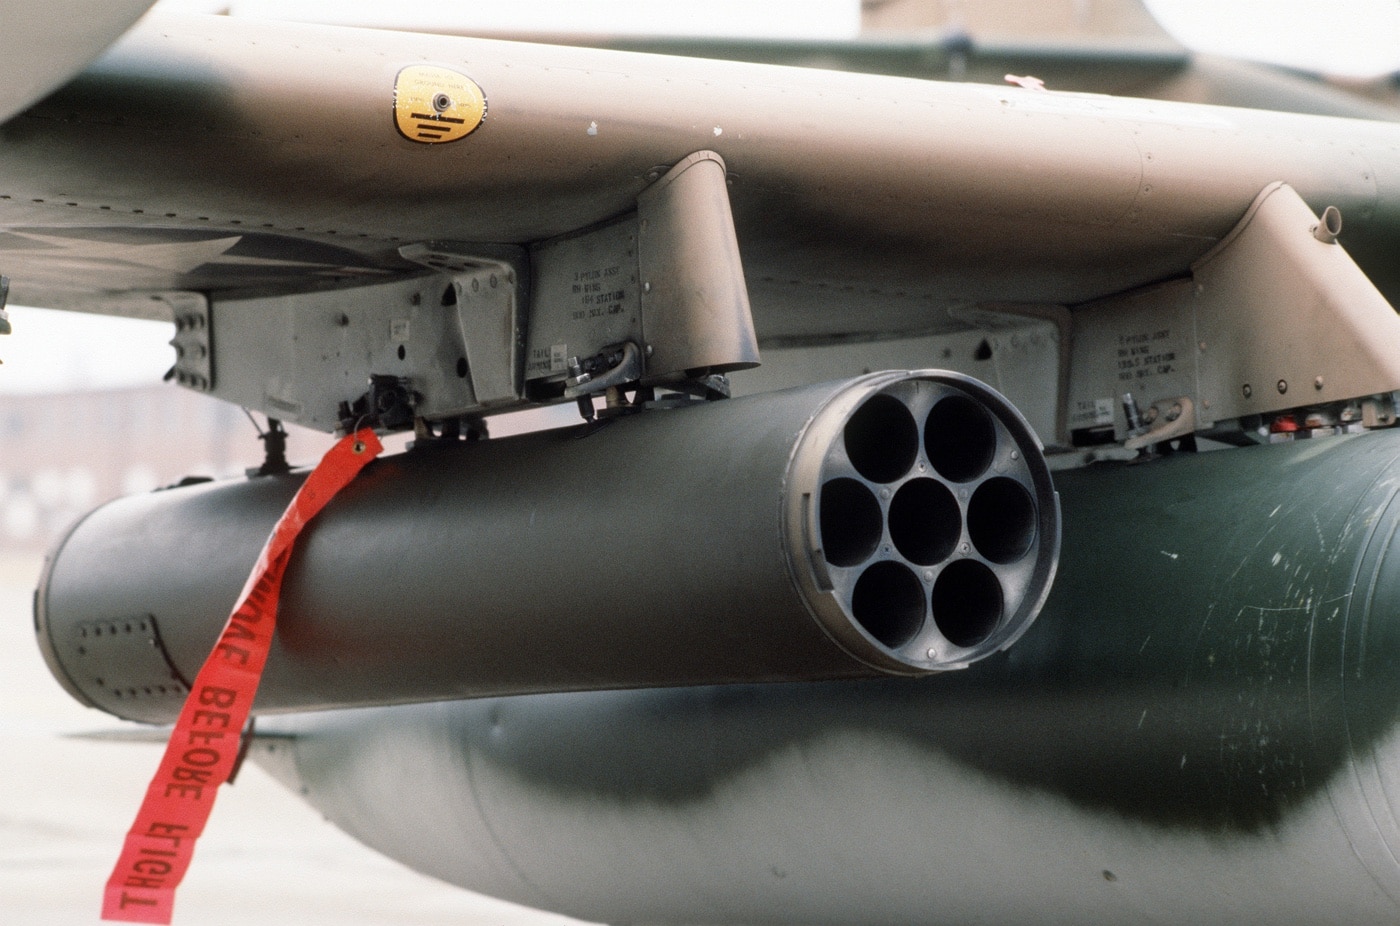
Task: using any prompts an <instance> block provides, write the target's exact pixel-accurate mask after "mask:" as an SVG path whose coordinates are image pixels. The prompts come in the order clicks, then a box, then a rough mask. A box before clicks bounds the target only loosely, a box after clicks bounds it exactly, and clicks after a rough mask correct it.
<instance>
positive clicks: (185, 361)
mask: <svg viewBox="0 0 1400 926" xmlns="http://www.w3.org/2000/svg"><path fill="white" fill-rule="evenodd" d="M161 301H163V302H166V303H167V304H168V305H169V306H170V311H171V314H172V315H173V316H174V317H175V337H173V338H171V339H170V346H171V347H173V348H175V366H174V367H172V368H171V370H170V374H169V377H168V378H170V379H173V380H175V382H176V383H178V384H179V385H181V386H184V387H185V388H187V389H193V390H194V391H195V392H212V391H213V390H214V341H213V338H214V328H213V325H212V324H211V321H210V317H209V303H208V301H207V300H206V299H205V298H204V297H203V296H199V295H196V294H194V293H176V294H171V295H169V296H163V297H161Z"/></svg>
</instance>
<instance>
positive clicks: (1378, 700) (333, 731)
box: [254, 432, 1400, 924]
mask: <svg viewBox="0 0 1400 926" xmlns="http://www.w3.org/2000/svg"><path fill="white" fill-rule="evenodd" d="M1058 485H1059V489H1060V492H1061V493H1062V496H1063V499H1064V512H1065V534H1064V539H1065V549H1064V556H1063V560H1062V563H1061V568H1060V578H1059V580H1058V582H1057V584H1056V587H1055V590H1054V592H1053V593H1052V595H1051V597H1050V600H1049V602H1048V603H1047V605H1046V608H1045V611H1044V613H1043V615H1042V616H1041V618H1040V619H1039V620H1038V621H1037V622H1036V624H1035V626H1034V627H1033V628H1032V629H1031V630H1030V631H1029V632H1028V633H1027V635H1026V636H1025V637H1024V638H1023V639H1022V640H1021V642H1020V643H1019V644H1018V645H1017V646H1016V647H1014V648H1012V649H1010V650H1008V651H1007V652H1005V653H1003V654H1000V655H998V656H996V657H994V658H991V659H988V660H985V661H983V662H981V663H978V664H977V665H976V666H973V667H972V668H970V669H968V670H967V671H965V672H960V673H952V674H944V675H939V676H934V677H930V678H926V679H887V680H874V681H847V682H831V683H822V684H787V685H762V686H749V685H739V686H721V687H705V688H681V689H672V690H666V691H657V690H651V691H636V692H596V693H586V694H556V695H541V696H527V697H519V698H501V699H486V700H479V701H470V702H444V703H439V704H425V705H417V706H411V707H403V708H387V709H374V710H361V711H345V712H330V713H323V714H317V715H300V716H295V717H281V718H273V719H270V720H269V721H267V722H266V723H265V725H264V728H265V729H268V730H271V731H276V732H280V733H291V734H295V740H294V741H293V742H292V743H290V744H289V743H287V742H285V741H279V742H277V743H271V744H267V745H265V746H261V747H259V748H258V749H255V750H254V755H256V756H258V758H259V761H261V762H263V763H264V764H266V765H267V766H268V767H269V768H270V769H272V770H273V771H274V772H275V773H276V774H278V775H279V776H281V777H282V778H283V779H284V780H285V781H287V783H288V784H290V785H292V786H293V787H296V788H300V789H301V793H303V794H304V795H305V796H306V799H307V800H308V801H309V802H311V803H312V804H313V805H315V806H316V807H318V808H319V809H320V810H321V811H322V812H324V813H325V814H326V815H327V816H328V817H329V818H330V819H331V820H333V821H334V822H335V823H337V824H338V825H339V826H341V827H342V828H344V829H346V830H347V831H349V832H350V833H352V834H354V835H355V836H357V837H358V838H360V839H362V840H363V841H364V842H366V843H367V844H368V845H370V846H372V847H374V848H376V849H378V850H380V851H382V852H385V853H386V854H388V855H391V856H393V857H395V858H398V859H400V860H403V861H404V862H406V863H407V864H409V865H411V866H412V867H414V868H416V869H418V870H420V871H424V872H428V873H430V874H433V875H435V876H437V877H441V878H444V879H446V880H448V881H450V882H453V883H456V884H460V885H463V886H466V887H470V888H472V889H474V890H479V891H484V892H486V893H489V894H494V895H497V896H501V897H506V898H510V899H513V900H517V901H520V902H523V903H527V904H531V905H534V906H538V907H544V908H548V909H551V910H556V911H561V912H564V913H567V914H570V915H573V916H577V917H581V918H584V919H588V920H597V921H602V922H613V923H677V924H680V923H696V922H704V923H812V922H822V923H842V924H845V923H852V924H854V923H859V924H877V923H891V922H919V923H967V922H978V923H991V924H998V923H1005V924H1013V923H1016V924H1020V923H1064V924H1086V923H1115V924H1117V923H1122V924H1130V923H1132V924H1136V923H1142V922H1180V923H1187V922H1190V923H1206V924H1216V923H1218V924H1241V923H1261V924H1262V923H1289V924H1331V923H1357V924H1368V923H1393V922H1395V921H1396V918H1397V917H1400V865H1397V863H1396V854H1397V853H1400V826H1397V824H1396V820H1397V814H1396V812H1395V808H1396V807H1397V806H1400V670H1398V668H1400V619H1397V615H1400V562H1397V560H1396V552H1395V551H1396V544H1395V540H1396V538H1397V536H1398V535H1397V531H1400V433H1397V432H1379V433H1373V434H1367V435H1360V436H1355V437H1342V438H1335V439H1327V440H1313V441H1299V442H1296V443H1292V444H1285V445H1277V446H1266V447H1257V448H1252V449H1244V450H1232V451H1224V452H1219V453H1211V454H1201V455H1194V454H1188V455H1175V456H1172V457H1168V458H1165V459H1158V460H1156V461H1155V462H1152V463H1150V464H1146V465H1136V466H1117V465H1100V466H1096V467H1091V468H1089V469H1085V470H1079V471H1075V472H1071V473H1063V474H1059V476H1058Z"/></svg>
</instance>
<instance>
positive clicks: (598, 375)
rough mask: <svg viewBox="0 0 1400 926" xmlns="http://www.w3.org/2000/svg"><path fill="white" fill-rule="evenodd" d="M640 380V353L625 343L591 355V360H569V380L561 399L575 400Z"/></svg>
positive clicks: (635, 347) (631, 345)
mask: <svg viewBox="0 0 1400 926" xmlns="http://www.w3.org/2000/svg"><path fill="white" fill-rule="evenodd" d="M641 378H642V352H641V350H640V349H639V348H638V347H637V345H636V344H634V343H632V342H631V341H626V342H624V343H622V344H617V345H614V346H612V347H609V348H606V349H605V350H603V351H601V352H599V353H597V354H594V355H593V356H592V357H585V358H583V359H581V360H580V359H579V358H578V357H570V358H569V378H568V379H566V380H565V383H567V386H566V387H565V389H564V398H566V399H578V398H581V397H583V396H586V395H596V394H598V393H600V392H604V391H606V390H608V389H611V388H613V387H615V386H625V385H627V384H628V383H635V382H636V381H637V380H639V379H641Z"/></svg>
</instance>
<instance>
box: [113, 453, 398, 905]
mask: <svg viewBox="0 0 1400 926" xmlns="http://www.w3.org/2000/svg"><path fill="white" fill-rule="evenodd" d="M383 449H384V448H383V446H382V445H381V444H380V443H379V439H378V438H377V437H375V435H374V432H373V431H371V430H368V429H366V430H363V431H360V432H358V433H356V434H352V435H350V436H349V437H346V438H344V439H343V440H341V441H340V442H339V443H337V444H336V445H335V446H334V447H332V448H331V449H330V451H329V452H327V453H326V455H325V457H324V458H322V460H321V462H320V464H318V465H317V467H316V468H315V469H314V470H312V472H311V475H310V476H308V477H307V479H306V482H304V483H302V486H301V488H300V489H299V490H298V491H297V494H296V497H295V498H293V499H292V502H291V504H290V505H288V506H287V510H286V511H285V512H284V513H283V514H282V517H281V518H280V519H279V520H278V522H277V526H276V527H274V528H273V530H272V536H271V537H269V538H268V541H267V545H266V546H264V547H263V550H262V554H261V555H260V556H259V557H258V561H257V565H256V566H254V567H253V573H252V575H250V576H249V577H248V584H247V585H245V586H244V587H243V592H242V593H241V594H240V595H239V597H238V604H237V605H236V606H235V607H234V609H233V613H232V614H231V615H230V616H229V619H228V623H226V624H225V625H224V629H223V632H222V633H221V634H219V640H218V642H217V643H215V644H214V650H213V652H211V653H210V654H209V658H208V659H206V660H205V662H204V666H203V668H201V669H200V670H199V674H198V675H196V676H195V679H194V685H193V687H192V688H191V689H190V693H189V697H187V698H186V699H185V705H184V707H183V708H181V709H180V717H179V719H178V720H177V721H176V722H175V729H174V730H173V731H171V734H170V742H169V743H168V744H167V745H166V747H165V756H164V758H162V759H161V762H160V766H159V767H158V768H157V769H156V774H155V777H154V778H153V779H152V780H151V785H150V787H149V788H147V790H146V798H145V800H144V801H143V802H142V804H141V809H140V810H139V811H138V812H137V814H136V822H135V823H133V824H132V826H131V830H130V832H128V833H127V837H126V843H125V845H124V846H123V847H122V854H121V857H120V858H119V859H118V860H117V865H116V868H115V869H114V870H113V871H112V876H111V877H110V878H108V879H107V890H106V893H105V894H104V896H103V900H102V918H103V919H104V920H119V921H121V922H126V923H160V924H168V923H169V922H170V919H171V916H172V914H173V912H174V907H175V888H177V887H178V886H179V884H180V881H181V879H182V878H184V876H185V872H186V871H187V870H188V869H189V867H190V860H191V859H192V858H193V856H194V847H195V840H196V839H198V838H199V835H200V833H202V832H203V831H204V824H205V823H206V822H207V821H208V820H209V814H210V812H211V811H212V810H213V809H214V798H215V797H216V796H217V793H218V789H219V785H221V784H223V783H224V782H226V781H228V778H229V775H230V774H232V773H233V770H234V767H235V766H236V764H237V759H238V753H239V744H240V739H241V736H242V731H243V727H244V724H246V723H247V720H248V713H249V711H250V710H251V709H252V706H253V696H254V695H255V694H256V693H257V690H258V682H259V681H260V680H261V679H262V672H263V667H264V666H265V665H266V663H267V654H268V651H269V649H270V648H271V646H272V638H273V635H274V631H275V630H276V623H277V602H278V598H279V597H280V595H281V592H282V576H283V574H284V573H285V572H286V569H287V562H288V560H290V558H291V554H292V546H293V544H294V543H295V542H296V539H297V535H298V534H300V533H301V530H302V528H304V527H305V526H306V524H307V522H309V521H310V520H311V519H312V518H314V517H315V516H316V514H317V512H319V511H320V510H321V509H322V508H324V507H325V506H326V503H327V502H329V501H330V500H331V499H332V498H334V497H335V495H336V493H337V492H339V491H340V490H341V489H343V488H344V487H345V486H346V485H348V484H349V483H350V481H351V480H352V479H354V478H355V476H356V474H358V473H359V471H360V470H361V469H363V468H364V466H365V464H367V463H368V462H369V461H370V460H372V459H374V458H375V457H376V456H378V455H379V452H380V451H381V450H383Z"/></svg>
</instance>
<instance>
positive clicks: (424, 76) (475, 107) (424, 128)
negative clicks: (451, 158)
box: [394, 64, 486, 145]
mask: <svg viewBox="0 0 1400 926" xmlns="http://www.w3.org/2000/svg"><path fill="white" fill-rule="evenodd" d="M485 118H486V94H484V93H482V92H481V88H480V87H478V86H477V84H476V81H474V80H472V79H471V78H470V77H467V76H466V75H465V74H459V73H457V72H456V71H453V70H449V69H448V68H442V67H435V66H433V65H430V64H415V65H411V66H409V67H406V68H404V69H403V70H402V71H399V76H398V77H397V78H396V79H395V80H394V125H395V126H396V127H397V128H398V130H399V134H400V135H402V136H403V137H404V138H407V139H408V140H409V141H416V142H419V143H420V144H424V145H440V144H443V143H444V142H449V141H456V140H457V139H459V138H466V137H467V136H468V135H470V134H471V133H472V132H474V131H476V129H477V127H478V126H480V125H481V123H482V121H483V120H484V119H485Z"/></svg>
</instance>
